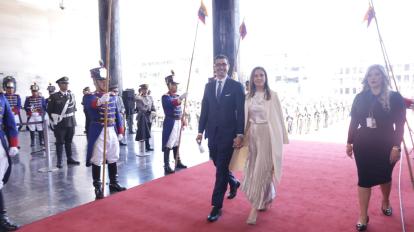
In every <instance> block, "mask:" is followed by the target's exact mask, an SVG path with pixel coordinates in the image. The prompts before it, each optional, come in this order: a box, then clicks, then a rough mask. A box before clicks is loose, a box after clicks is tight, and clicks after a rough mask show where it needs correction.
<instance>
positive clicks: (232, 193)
mask: <svg viewBox="0 0 414 232" xmlns="http://www.w3.org/2000/svg"><path fill="white" fill-rule="evenodd" d="M239 187H240V182H239V181H237V182H236V186H235V187H234V188H230V193H229V195H228V196H227V199H233V198H235V197H236V195H237V189H238V188H239Z"/></svg>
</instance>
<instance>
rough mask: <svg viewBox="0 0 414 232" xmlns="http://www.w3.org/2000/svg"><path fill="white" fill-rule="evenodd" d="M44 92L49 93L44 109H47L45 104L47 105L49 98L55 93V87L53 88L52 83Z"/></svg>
mask: <svg viewBox="0 0 414 232" xmlns="http://www.w3.org/2000/svg"><path fill="white" fill-rule="evenodd" d="M46 90H47V92H48V93H49V97H48V98H46V108H47V103H49V99H50V96H52V94H54V93H55V92H56V87H55V86H53V85H52V83H49V85H48V86H47V88H46Z"/></svg>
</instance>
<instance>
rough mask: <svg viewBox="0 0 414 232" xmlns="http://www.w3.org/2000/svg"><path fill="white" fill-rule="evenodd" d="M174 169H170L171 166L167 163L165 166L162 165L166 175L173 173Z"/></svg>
mask: <svg viewBox="0 0 414 232" xmlns="http://www.w3.org/2000/svg"><path fill="white" fill-rule="evenodd" d="M174 172H175V171H174V170H172V169H171V167H170V166H169V165H168V166H165V167H164V173H165V174H166V175H168V174H172V173H174Z"/></svg>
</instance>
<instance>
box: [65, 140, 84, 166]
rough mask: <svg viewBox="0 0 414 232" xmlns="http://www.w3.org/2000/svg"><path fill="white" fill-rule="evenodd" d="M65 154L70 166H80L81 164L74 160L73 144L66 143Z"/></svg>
mask: <svg viewBox="0 0 414 232" xmlns="http://www.w3.org/2000/svg"><path fill="white" fill-rule="evenodd" d="M65 152H66V159H67V161H66V163H67V164H69V165H79V164H80V162H79V161H77V160H74V159H73V158H72V144H71V143H65Z"/></svg>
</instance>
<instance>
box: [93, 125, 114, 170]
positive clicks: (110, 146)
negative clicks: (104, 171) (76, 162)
mask: <svg viewBox="0 0 414 232" xmlns="http://www.w3.org/2000/svg"><path fill="white" fill-rule="evenodd" d="M103 148H104V129H102V131H101V134H100V135H99V137H98V138H97V139H96V142H95V145H94V147H93V151H92V158H91V162H92V163H93V164H95V165H97V166H101V165H102V161H103ZM118 159H119V141H118V135H117V134H116V132H115V127H113V126H111V127H108V128H106V160H107V161H108V163H110V164H111V163H115V162H116V161H118Z"/></svg>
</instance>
